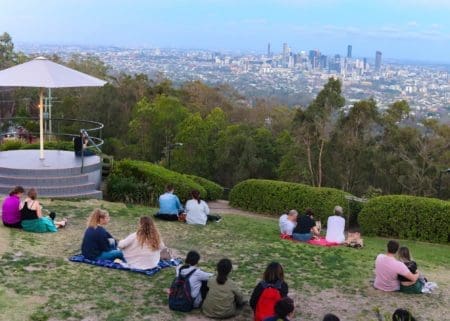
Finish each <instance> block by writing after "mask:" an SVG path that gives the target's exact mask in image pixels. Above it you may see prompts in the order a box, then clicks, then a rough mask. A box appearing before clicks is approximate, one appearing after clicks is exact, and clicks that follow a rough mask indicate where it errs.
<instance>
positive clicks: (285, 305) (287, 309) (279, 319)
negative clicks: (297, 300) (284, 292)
mask: <svg viewBox="0 0 450 321" xmlns="http://www.w3.org/2000/svg"><path fill="white" fill-rule="evenodd" d="M293 316H294V301H293V300H292V299H291V298H289V297H285V298H282V299H281V300H279V301H278V302H277V303H276V304H275V315H274V316H271V317H268V318H265V319H264V320H263V321H289V320H291V318H292V317H293Z"/></svg>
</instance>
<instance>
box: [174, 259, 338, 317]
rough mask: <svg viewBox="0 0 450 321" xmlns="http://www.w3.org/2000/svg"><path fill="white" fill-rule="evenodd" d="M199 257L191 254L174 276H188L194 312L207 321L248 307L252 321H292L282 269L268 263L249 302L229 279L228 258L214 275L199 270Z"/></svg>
mask: <svg viewBox="0 0 450 321" xmlns="http://www.w3.org/2000/svg"><path fill="white" fill-rule="evenodd" d="M199 260H200V255H199V253H198V252H196V251H190V252H189V253H188V254H187V256H186V260H185V263H184V265H182V266H179V267H178V268H177V276H178V275H180V274H181V275H182V276H189V277H188V282H189V284H190V289H191V293H190V294H191V297H192V301H193V308H200V309H201V311H202V313H203V314H204V315H206V316H208V317H210V318H217V319H225V318H231V317H233V316H236V315H237V314H239V313H240V312H241V311H242V308H243V307H244V306H245V305H246V304H249V305H250V307H251V308H252V310H253V315H254V320H255V321H276V320H287V321H289V320H292V317H293V315H294V301H293V300H292V299H291V298H289V297H288V292H289V287H288V285H287V284H286V282H285V281H284V271H283V267H282V266H281V264H280V263H278V262H271V263H270V264H268V265H267V268H266V270H265V271H264V274H263V277H262V280H261V281H260V282H258V284H257V285H256V287H255V288H254V290H253V292H252V294H251V296H250V299H249V300H247V298H246V297H245V295H243V293H242V291H241V290H240V289H239V287H238V286H237V285H236V283H235V282H233V280H231V279H230V278H229V274H230V273H231V271H232V269H233V265H232V263H231V261H230V260H229V259H227V258H224V259H221V260H220V261H219V262H218V263H217V272H216V275H213V274H212V273H208V272H204V271H202V270H201V269H200V268H199V267H198V262H199ZM323 320H324V321H339V318H338V317H336V316H335V315H333V314H327V315H326V316H325V317H324V319H323Z"/></svg>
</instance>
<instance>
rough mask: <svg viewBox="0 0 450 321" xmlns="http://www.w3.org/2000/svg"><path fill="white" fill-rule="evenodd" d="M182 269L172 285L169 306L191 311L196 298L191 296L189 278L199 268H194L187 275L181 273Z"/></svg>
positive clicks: (175, 309) (181, 310) (176, 309)
mask: <svg viewBox="0 0 450 321" xmlns="http://www.w3.org/2000/svg"><path fill="white" fill-rule="evenodd" d="M182 269H183V268H181V269H180V271H178V276H177V277H176V278H175V279H174V280H173V282H172V285H171V286H170V292H169V308H170V309H171V310H174V311H180V312H190V311H192V309H193V308H194V299H193V298H192V296H191V285H190V283H189V278H190V277H191V275H192V274H193V273H194V272H195V271H197V269H194V270H192V271H191V272H189V273H188V274H186V275H185V276H182V275H181V270H182Z"/></svg>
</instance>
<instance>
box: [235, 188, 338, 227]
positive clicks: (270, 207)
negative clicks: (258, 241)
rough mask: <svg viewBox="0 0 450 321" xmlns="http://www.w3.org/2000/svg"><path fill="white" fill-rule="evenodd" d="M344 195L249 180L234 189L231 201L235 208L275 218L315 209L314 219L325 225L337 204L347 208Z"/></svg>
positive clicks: (321, 189) (336, 190)
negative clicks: (288, 213)
mask: <svg viewBox="0 0 450 321" xmlns="http://www.w3.org/2000/svg"><path fill="white" fill-rule="evenodd" d="M345 195H347V194H346V193H345V192H343V191H341V190H338V189H334V188H323V187H322V188H317V187H311V186H307V185H303V184H296V183H287V182H280V181H271V180H262V179H249V180H246V181H243V182H241V183H239V184H237V185H236V186H235V187H234V188H233V189H232V190H231V192H230V196H229V200H230V204H231V205H232V206H236V207H240V208H243V209H246V210H250V211H255V212H260V213H269V214H273V215H280V214H281V213H283V212H286V211H288V210H290V209H297V210H298V211H299V212H302V211H304V210H305V209H306V208H312V209H313V211H314V213H315V218H316V219H320V220H321V221H322V223H326V221H327V218H328V216H330V215H332V214H333V209H334V207H335V206H336V205H341V206H342V207H344V208H345V206H346V204H347V200H346V199H345Z"/></svg>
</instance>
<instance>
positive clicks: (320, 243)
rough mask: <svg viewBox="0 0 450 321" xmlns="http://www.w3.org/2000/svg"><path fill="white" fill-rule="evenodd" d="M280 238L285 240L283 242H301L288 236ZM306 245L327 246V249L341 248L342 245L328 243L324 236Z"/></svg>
mask: <svg viewBox="0 0 450 321" xmlns="http://www.w3.org/2000/svg"><path fill="white" fill-rule="evenodd" d="M280 238H281V239H283V240H291V241H294V242H299V241H296V240H294V239H293V238H292V236H290V235H287V234H281V235H280ZM306 243H308V244H312V245H318V246H327V247H330V246H339V245H341V244H339V243H336V242H328V241H327V240H326V239H325V237H323V236H322V237H320V238H319V239H313V240H309V241H308V242H306Z"/></svg>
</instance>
